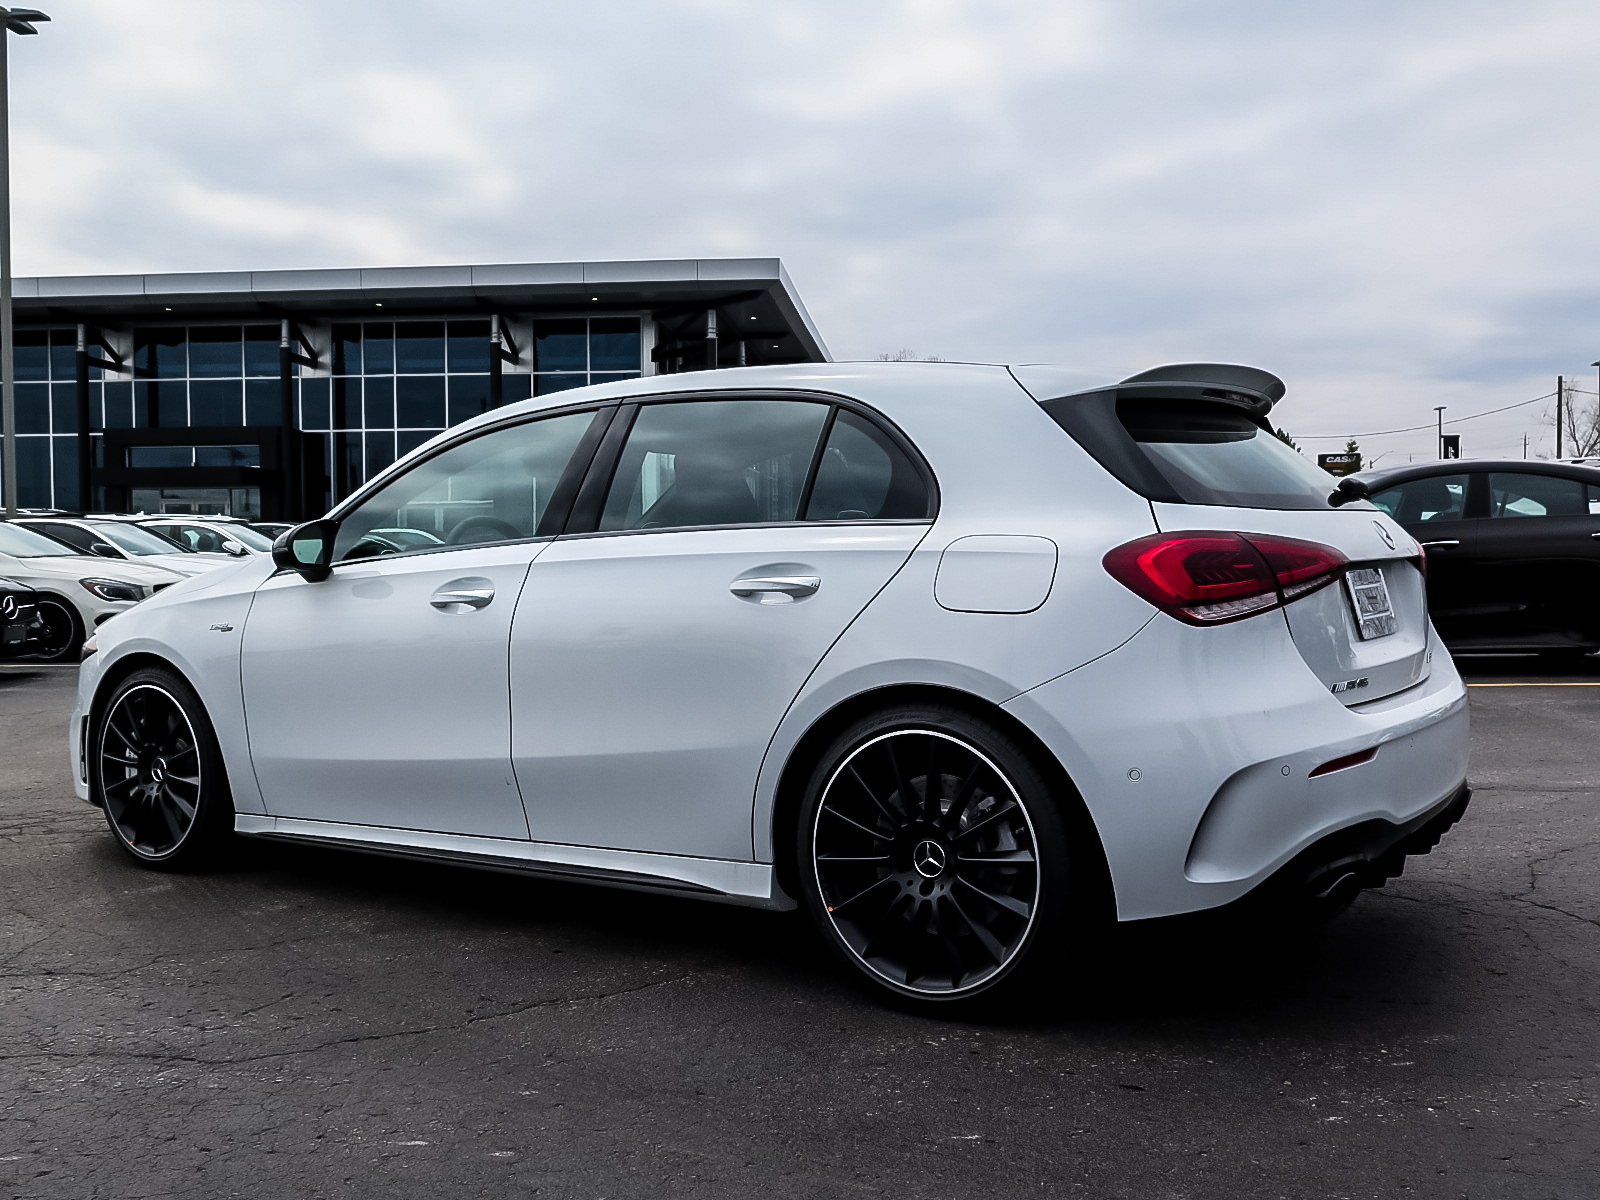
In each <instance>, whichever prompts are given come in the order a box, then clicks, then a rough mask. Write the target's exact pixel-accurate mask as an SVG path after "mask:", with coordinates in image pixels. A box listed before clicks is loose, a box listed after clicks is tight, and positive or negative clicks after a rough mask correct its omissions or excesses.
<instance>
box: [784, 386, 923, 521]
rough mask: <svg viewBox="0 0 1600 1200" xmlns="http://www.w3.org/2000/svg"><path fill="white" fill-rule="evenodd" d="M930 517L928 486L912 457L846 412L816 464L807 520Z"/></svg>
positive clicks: (864, 422)
mask: <svg viewBox="0 0 1600 1200" xmlns="http://www.w3.org/2000/svg"><path fill="white" fill-rule="evenodd" d="M927 515H928V488H927V485H926V484H925V483H923V481H922V475H921V473H920V472H919V471H918V470H917V468H916V467H915V466H914V465H913V464H912V462H911V460H910V458H908V457H907V456H906V454H905V452H904V451H903V450H901V449H900V447H899V446H896V445H895V444H894V443H893V442H891V441H890V440H889V438H888V436H887V435H886V434H885V433H884V432H883V431H882V430H881V429H879V428H878V427H877V426H875V425H873V424H872V423H871V422H870V421H867V420H865V419H864V418H862V417H859V416H857V415H856V414H855V413H853V412H848V411H846V410H844V409H841V410H840V411H839V415H838V417H837V419H836V420H835V421H834V423H833V431H832V432H831V433H830V434H829V435H828V445H827V448H826V449H824V450H823V452H822V461H821V462H820V463H819V464H818V465H817V480H816V482H815V483H814V484H812V485H811V502H810V503H809V504H807V505H806V520H808V521H915V520H920V519H922V518H923V517H926V516H927Z"/></svg>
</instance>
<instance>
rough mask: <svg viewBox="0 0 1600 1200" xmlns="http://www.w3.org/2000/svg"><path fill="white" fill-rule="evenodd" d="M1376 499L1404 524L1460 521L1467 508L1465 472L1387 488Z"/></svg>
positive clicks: (1429, 477) (1417, 480)
mask: <svg viewBox="0 0 1600 1200" xmlns="http://www.w3.org/2000/svg"><path fill="white" fill-rule="evenodd" d="M1372 502H1373V503H1374V504H1376V505H1377V506H1378V507H1379V508H1381V509H1383V511H1384V512H1386V513H1388V514H1389V515H1390V516H1391V517H1393V518H1394V519H1395V520H1396V521H1399V522H1400V523H1401V524H1402V525H1416V524H1420V523H1422V522H1424V521H1459V520H1461V517H1462V514H1463V513H1465V512H1466V509H1467V477H1466V476H1465V475H1430V476H1428V477H1427V478H1426V479H1413V480H1411V481H1410V482H1409V483H1402V484H1400V485H1399V486H1398V487H1392V488H1385V489H1384V490H1383V491H1381V492H1377V493H1375V494H1374V495H1373V496H1372Z"/></svg>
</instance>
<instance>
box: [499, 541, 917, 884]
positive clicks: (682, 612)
mask: <svg viewBox="0 0 1600 1200" xmlns="http://www.w3.org/2000/svg"><path fill="white" fill-rule="evenodd" d="M927 529H928V527H927V525H925V524H917V525H909V526H859V527H855V526H836V525H833V526H830V525H809V526H806V525H791V526H777V527H773V526H768V527H765V528H761V527H757V528H748V529H738V528H730V529H702V530H684V531H679V532H667V531H663V532H659V533H657V532H651V531H642V532H636V533H628V534H617V535H598V536H590V537H582V538H575V539H572V540H564V541H559V542H557V543H556V544H555V545H553V546H552V547H551V548H550V549H549V550H548V551H547V552H546V553H545V554H544V555H543V556H542V557H541V558H540V559H539V561H538V563H537V564H535V566H534V569H533V571H532V573H531V575H530V577H529V580H528V587H527V590H526V591H525V592H524V594H523V599H522V604H521V606H520V607H519V608H518V611H517V620H516V625H515V627H514V628H513V629H512V635H511V699H512V710H513V713H514V722H515V724H514V729H513V735H512V741H513V751H512V753H513V761H514V764H515V766H516V771H517V781H518V783H519V784H520V785H521V787H522V793H523V796H524V799H525V802H526V804H527V808H528V825H529V828H530V829H531V830H532V833H533V836H534V837H535V838H536V839H538V840H540V841H547V842H563V843H571V844H575V845H587V846H607V847H612V848H617V849H629V850H654V851H657V852H661V853H668V854H688V855H696V856H703V857H713V858H739V859H748V858H750V857H751V845H750V827H749V809H750V796H751V792H752V790H753V787H754V784H755V778H756V773H757V770H758V769H759V767H760V764H761V758H762V755H763V754H764V753H765V751H766V748H767V744H768V742H770V741H771V739H772V731H773V729H774V728H775V727H776V726H777V724H778V721H779V719H780V718H781V717H782V716H783V713H784V710H785V709H787V708H788V706H789V702H790V701H791V700H792V699H793V698H794V695H795V693H796V692H798V691H799V690H800V687H801V685H802V684H803V683H804V682H805V680H806V677H807V676H808V675H810V674H811V672H812V670H813V669H814V668H815V667H816V665H817V662H818V661H819V660H820V659H821V658H822V656H823V655H824V654H825V653H826V652H827V650H828V647H829V646H831V645H832V644H833V643H834V641H835V640H836V639H837V638H838V637H839V635H840V634H841V633H842V632H843V631H844V629H845V627H846V626H847V625H849V623H850V622H851V621H852V620H854V619H855V617H856V615H857V614H858V613H860V611H861V610H862V608H864V607H865V606H866V604H867V603H868V601H870V600H871V599H872V597H873V596H874V595H875V594H876V593H877V592H878V591H879V590H880V589H881V588H882V587H883V585H884V584H885V583H886V582H888V580H889V578H890V577H891V576H892V575H893V574H894V573H895V571H897V570H899V569H900V567H901V565H902V564H903V563H904V562H905V561H906V556H907V555H908V554H909V553H910V552H911V549H912V547H913V546H915V545H916V544H917V542H919V541H920V540H921V539H922V537H923V536H924V535H925V534H926V533H927ZM751 576H779V577H784V576H804V577H814V578H816V579H818V580H819V581H820V584H819V586H818V588H817V590H816V592H815V593H814V594H812V595H809V596H803V597H800V598H799V599H793V600H790V599H789V598H788V597H787V596H785V595H784V594H783V593H766V594H764V595H765V596H766V597H767V598H768V599H769V600H771V599H773V598H775V597H781V600H782V602H777V603H762V602H760V597H761V596H762V595H763V594H761V593H757V594H755V595H751V596H749V597H738V596H735V595H733V594H732V592H731V591H730V587H731V586H732V585H733V584H734V583H735V581H736V580H738V579H740V578H749V577H751Z"/></svg>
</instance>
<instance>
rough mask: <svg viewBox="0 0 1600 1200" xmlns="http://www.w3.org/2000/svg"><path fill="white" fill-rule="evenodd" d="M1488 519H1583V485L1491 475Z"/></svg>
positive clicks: (1555, 479) (1545, 478)
mask: <svg viewBox="0 0 1600 1200" xmlns="http://www.w3.org/2000/svg"><path fill="white" fill-rule="evenodd" d="M1489 515H1490V516H1491V517H1586V516H1588V515H1589V503H1588V498H1587V496H1585V494H1584V485H1583V481H1582V480H1579V479H1563V478H1561V477H1560V476H1557V475H1522V474H1511V473H1509V472H1508V473H1505V474H1501V473H1499V472H1495V473H1491V474H1490V476H1489Z"/></svg>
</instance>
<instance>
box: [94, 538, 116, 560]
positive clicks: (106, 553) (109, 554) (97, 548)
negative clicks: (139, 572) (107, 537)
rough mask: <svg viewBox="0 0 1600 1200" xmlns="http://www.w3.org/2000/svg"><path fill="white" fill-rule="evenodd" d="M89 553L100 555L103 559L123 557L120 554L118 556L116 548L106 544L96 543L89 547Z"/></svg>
mask: <svg viewBox="0 0 1600 1200" xmlns="http://www.w3.org/2000/svg"><path fill="white" fill-rule="evenodd" d="M89 553H90V554H98V555H99V556H100V557H101V558H121V557H122V555H120V554H118V553H117V552H116V550H115V548H113V547H111V546H108V545H106V544H105V543H104V542H95V543H94V544H93V545H92V546H90V547H89Z"/></svg>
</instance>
